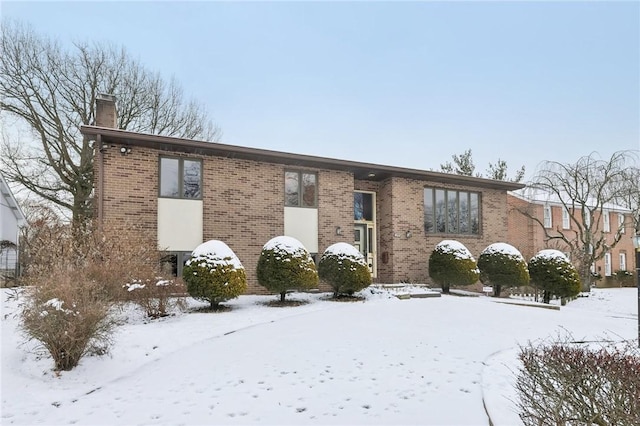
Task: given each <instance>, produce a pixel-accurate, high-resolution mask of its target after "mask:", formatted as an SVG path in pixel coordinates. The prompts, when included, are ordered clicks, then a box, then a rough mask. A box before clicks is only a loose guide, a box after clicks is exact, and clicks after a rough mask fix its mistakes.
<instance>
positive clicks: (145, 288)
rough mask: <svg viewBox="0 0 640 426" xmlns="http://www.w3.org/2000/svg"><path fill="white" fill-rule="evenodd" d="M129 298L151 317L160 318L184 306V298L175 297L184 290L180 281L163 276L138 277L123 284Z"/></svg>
mask: <svg viewBox="0 0 640 426" xmlns="http://www.w3.org/2000/svg"><path fill="white" fill-rule="evenodd" d="M123 288H124V290H125V291H126V292H127V299H128V300H130V301H132V302H133V303H135V304H137V305H138V306H139V307H140V308H142V310H143V311H144V313H145V315H146V316H147V317H149V318H160V317H164V316H167V315H169V312H170V311H171V310H172V309H174V308H182V307H183V304H184V301H183V299H182V298H179V297H174V296H175V295H176V294H181V293H183V292H184V286H183V285H182V283H181V282H180V281H176V280H168V279H164V278H162V277H154V278H153V279H151V278H147V279H144V280H143V279H137V280H133V281H132V282H130V283H127V284H125V285H124V286H123Z"/></svg>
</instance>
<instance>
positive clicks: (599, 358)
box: [516, 339, 640, 426]
mask: <svg viewBox="0 0 640 426" xmlns="http://www.w3.org/2000/svg"><path fill="white" fill-rule="evenodd" d="M519 358H520V361H521V362H522V368H521V371H520V374H519V375H518V378H517V382H516V391H517V393H518V399H519V401H518V409H519V414H520V418H521V419H522V422H523V423H524V424H525V425H526V426H538V425H604V426H634V425H635V426H637V425H640V350H639V349H638V348H637V347H635V346H632V344H631V343H629V344H627V345H619V344H618V345H613V344H611V345H609V346H604V347H602V348H599V349H590V348H587V347H584V346H580V345H577V344H574V343H572V342H569V341H567V340H560V339H558V340H557V341H554V342H552V343H551V344H547V345H541V346H540V347H534V346H533V345H531V344H529V346H527V347H524V348H521V349H520V354H519Z"/></svg>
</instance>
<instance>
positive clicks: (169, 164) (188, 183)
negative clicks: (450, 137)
mask: <svg viewBox="0 0 640 426" xmlns="http://www.w3.org/2000/svg"><path fill="white" fill-rule="evenodd" d="M159 186H160V188H159V195H160V197H167V198H190V199H200V198H202V161H200V160H192V159H188V158H172V157H160V185H159Z"/></svg>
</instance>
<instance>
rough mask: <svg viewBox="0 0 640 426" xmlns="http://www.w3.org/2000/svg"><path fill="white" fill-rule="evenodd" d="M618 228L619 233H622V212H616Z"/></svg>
mask: <svg viewBox="0 0 640 426" xmlns="http://www.w3.org/2000/svg"><path fill="white" fill-rule="evenodd" d="M618 229H619V230H620V233H621V234H624V214H623V213H618Z"/></svg>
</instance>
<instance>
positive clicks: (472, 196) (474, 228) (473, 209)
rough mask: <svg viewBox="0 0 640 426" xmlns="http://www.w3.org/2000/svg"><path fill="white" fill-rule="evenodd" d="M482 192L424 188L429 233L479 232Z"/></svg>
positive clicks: (426, 223) (426, 228) (425, 222)
mask: <svg viewBox="0 0 640 426" xmlns="http://www.w3.org/2000/svg"><path fill="white" fill-rule="evenodd" d="M479 200H480V194H478V193H475V192H467V191H454V190H449V189H436V188H425V189H424V229H425V232H427V233H446V234H479V233H480V202H479Z"/></svg>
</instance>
